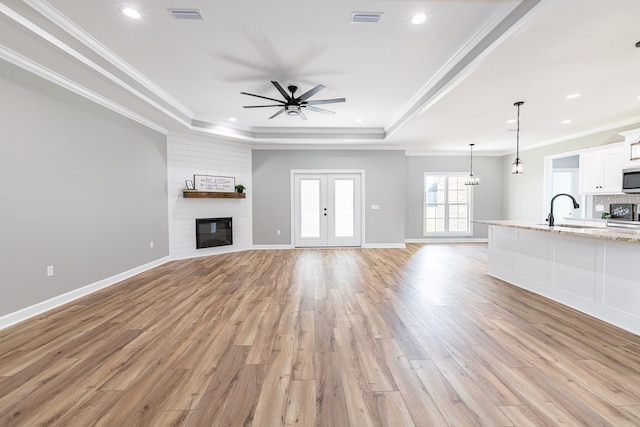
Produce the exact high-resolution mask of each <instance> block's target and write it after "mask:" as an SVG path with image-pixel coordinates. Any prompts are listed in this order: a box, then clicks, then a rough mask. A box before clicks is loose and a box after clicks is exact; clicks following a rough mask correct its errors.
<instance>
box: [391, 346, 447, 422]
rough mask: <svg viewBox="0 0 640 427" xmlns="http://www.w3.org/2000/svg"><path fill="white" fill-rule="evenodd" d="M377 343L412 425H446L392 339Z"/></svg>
mask: <svg viewBox="0 0 640 427" xmlns="http://www.w3.org/2000/svg"><path fill="white" fill-rule="evenodd" d="M379 343H380V347H381V349H382V354H383V355H384V358H385V360H386V362H387V365H388V366H389V370H390V371H391V374H392V375H393V378H394V380H395V382H396V384H397V385H398V390H399V391H400V394H401V395H402V399H403V400H404V401H405V404H406V405H407V408H408V409H409V413H410V414H411V418H413V421H414V423H415V424H416V425H419V426H446V425H448V423H447V422H446V421H445V419H444V417H443V416H442V414H441V412H440V409H438V407H437V405H436V404H435V402H434V401H433V399H432V397H431V395H430V394H429V392H428V391H427V389H426V388H425V387H424V386H423V385H422V382H421V381H420V379H419V378H418V376H417V375H416V374H415V371H414V370H413V369H412V368H411V364H410V363H409V360H408V359H407V358H406V356H405V355H404V353H403V352H402V349H401V348H400V346H399V345H398V344H397V343H396V342H395V340H394V339H393V338H384V339H381V340H379Z"/></svg>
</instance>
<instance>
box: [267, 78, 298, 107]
mask: <svg viewBox="0 0 640 427" xmlns="http://www.w3.org/2000/svg"><path fill="white" fill-rule="evenodd" d="M271 83H273V85H274V86H275V87H276V89H278V92H280V95H282V96H283V97H284V99H286V100H287V101H289V102H291V101H293V98H291V96H289V94H288V93H287V91H286V90H284V88H283V87H282V86H280V83H278V82H276V81H274V80H271Z"/></svg>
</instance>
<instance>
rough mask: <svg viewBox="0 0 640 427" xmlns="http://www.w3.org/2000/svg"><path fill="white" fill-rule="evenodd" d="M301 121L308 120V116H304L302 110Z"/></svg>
mask: <svg viewBox="0 0 640 427" xmlns="http://www.w3.org/2000/svg"><path fill="white" fill-rule="evenodd" d="M299 117H300V120H302V121H303V122H304V121H305V120H307V116H305V115H304V113H303V112H302V110H300V114H299Z"/></svg>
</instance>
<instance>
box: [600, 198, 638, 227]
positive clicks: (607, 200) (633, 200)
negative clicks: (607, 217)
mask: <svg viewBox="0 0 640 427" xmlns="http://www.w3.org/2000/svg"><path fill="white" fill-rule="evenodd" d="M612 203H631V204H634V205H636V214H635V218H633V219H634V220H636V221H637V220H638V205H639V204H640V194H611V195H602V196H593V212H591V214H592V216H591V217H592V218H600V217H601V216H602V212H598V211H596V206H598V205H604V211H605V212H609V205H611V204H612Z"/></svg>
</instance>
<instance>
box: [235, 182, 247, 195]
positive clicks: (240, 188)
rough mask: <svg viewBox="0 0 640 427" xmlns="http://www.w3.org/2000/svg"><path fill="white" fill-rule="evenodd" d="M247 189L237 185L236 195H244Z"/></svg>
mask: <svg viewBox="0 0 640 427" xmlns="http://www.w3.org/2000/svg"><path fill="white" fill-rule="evenodd" d="M245 188H247V187H245V186H244V185H242V184H238V185H236V193H244V189H245Z"/></svg>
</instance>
